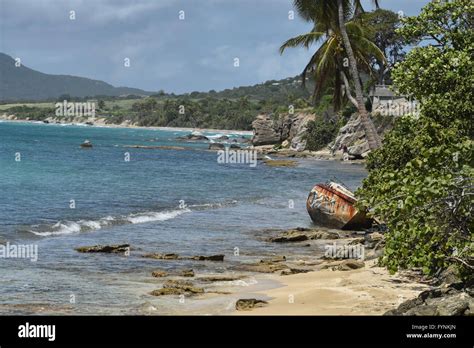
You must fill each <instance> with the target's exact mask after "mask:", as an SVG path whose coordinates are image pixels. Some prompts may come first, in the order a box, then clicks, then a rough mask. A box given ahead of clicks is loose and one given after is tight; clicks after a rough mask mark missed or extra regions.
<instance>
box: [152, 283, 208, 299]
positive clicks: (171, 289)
mask: <svg viewBox="0 0 474 348" xmlns="http://www.w3.org/2000/svg"><path fill="white" fill-rule="evenodd" d="M203 293H204V289H203V288H199V287H195V286H194V285H193V284H192V283H191V282H188V281H182V280H168V281H167V282H166V283H165V284H163V287H162V288H161V289H157V290H153V291H152V292H151V293H150V295H152V296H165V295H184V294H185V295H197V294H203Z"/></svg>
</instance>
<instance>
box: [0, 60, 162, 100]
mask: <svg viewBox="0 0 474 348" xmlns="http://www.w3.org/2000/svg"><path fill="white" fill-rule="evenodd" d="M64 94H68V95H70V96H71V97H86V96H91V97H92V96H98V95H106V96H121V95H130V94H134V95H150V94H153V93H152V92H147V91H143V90H141V89H138V88H128V87H114V86H112V85H110V84H108V83H105V82H103V81H99V80H92V79H88V78H84V77H77V76H70V75H50V74H44V73H41V72H39V71H36V70H33V69H30V68H27V67H26V66H23V65H22V66H20V67H16V66H15V60H14V59H13V58H12V57H10V56H9V55H7V54H4V53H0V101H17V100H44V99H56V98H58V97H59V96H61V95H64Z"/></svg>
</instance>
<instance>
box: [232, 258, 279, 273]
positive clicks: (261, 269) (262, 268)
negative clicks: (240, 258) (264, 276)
mask: <svg viewBox="0 0 474 348" xmlns="http://www.w3.org/2000/svg"><path fill="white" fill-rule="evenodd" d="M286 268H288V266H286V265H285V264H283V263H281V262H275V263H271V262H263V260H261V261H260V262H259V263H254V264H244V265H241V266H240V269H242V270H245V271H248V272H258V273H274V272H277V271H281V270H284V269H286Z"/></svg>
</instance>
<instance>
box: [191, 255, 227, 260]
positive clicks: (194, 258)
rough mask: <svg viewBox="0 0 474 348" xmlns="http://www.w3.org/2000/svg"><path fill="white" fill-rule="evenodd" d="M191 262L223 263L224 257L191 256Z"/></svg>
mask: <svg viewBox="0 0 474 348" xmlns="http://www.w3.org/2000/svg"><path fill="white" fill-rule="evenodd" d="M191 260H196V261H224V255H222V254H220V255H210V256H204V255H198V256H193V257H191Z"/></svg>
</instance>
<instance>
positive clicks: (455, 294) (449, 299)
mask: <svg viewBox="0 0 474 348" xmlns="http://www.w3.org/2000/svg"><path fill="white" fill-rule="evenodd" d="M385 315H418V316H420V315H443V316H445V315H446V316H451V315H474V287H473V286H472V283H471V284H469V285H467V284H463V283H454V284H451V285H448V286H444V287H439V288H435V289H431V290H426V291H423V292H422V293H421V294H419V295H418V297H416V298H414V299H411V300H408V301H405V302H403V303H402V304H401V305H400V306H398V308H396V309H392V310H390V311H388V312H386V313H385Z"/></svg>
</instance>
